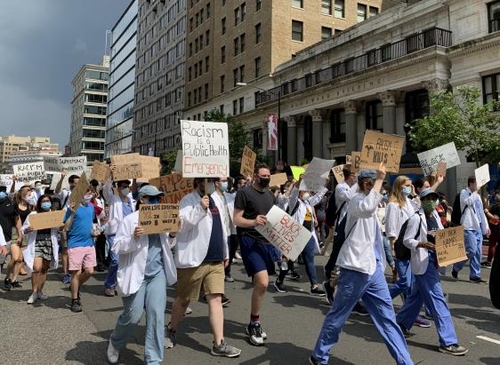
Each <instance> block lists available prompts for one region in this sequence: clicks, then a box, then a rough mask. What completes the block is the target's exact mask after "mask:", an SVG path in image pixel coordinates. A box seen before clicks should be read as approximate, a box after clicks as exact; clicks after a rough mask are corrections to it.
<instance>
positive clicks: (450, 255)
mask: <svg viewBox="0 0 500 365" xmlns="http://www.w3.org/2000/svg"><path fill="white" fill-rule="evenodd" d="M436 256H437V260H438V264H439V266H440V267H445V266H448V265H451V264H454V263H456V262H460V261H465V260H467V254H466V252H465V245H464V227H463V226H457V227H452V228H446V229H442V230H439V231H436Z"/></svg>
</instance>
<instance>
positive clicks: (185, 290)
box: [176, 262, 225, 301]
mask: <svg viewBox="0 0 500 365" xmlns="http://www.w3.org/2000/svg"><path fill="white" fill-rule="evenodd" d="M224 277H225V275H224V263H223V262H207V263H203V264H201V265H200V266H198V267H188V268H185V269H177V288H176V290H177V292H176V294H177V298H180V299H181V300H189V301H191V300H198V298H199V297H200V291H201V289H202V286H203V292H204V293H205V295H206V294H224Z"/></svg>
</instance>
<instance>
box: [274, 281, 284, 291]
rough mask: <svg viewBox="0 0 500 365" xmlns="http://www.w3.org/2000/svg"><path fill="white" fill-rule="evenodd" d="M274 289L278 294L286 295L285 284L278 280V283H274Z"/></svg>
mask: <svg viewBox="0 0 500 365" xmlns="http://www.w3.org/2000/svg"><path fill="white" fill-rule="evenodd" d="M273 288H274V290H276V291H277V292H278V293H286V288H285V286H284V285H283V283H280V282H278V280H276V281H275V282H274V283H273Z"/></svg>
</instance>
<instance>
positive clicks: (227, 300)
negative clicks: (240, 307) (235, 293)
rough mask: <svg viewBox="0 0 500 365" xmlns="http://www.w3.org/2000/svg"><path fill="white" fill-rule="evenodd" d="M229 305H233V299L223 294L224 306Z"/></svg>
mask: <svg viewBox="0 0 500 365" xmlns="http://www.w3.org/2000/svg"><path fill="white" fill-rule="evenodd" d="M229 303H231V299H229V298H228V297H226V294H222V306H223V307H227V305H228V304H229Z"/></svg>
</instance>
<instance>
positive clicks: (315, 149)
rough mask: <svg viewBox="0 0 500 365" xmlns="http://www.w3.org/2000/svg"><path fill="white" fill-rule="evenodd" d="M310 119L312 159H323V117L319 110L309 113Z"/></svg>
mask: <svg viewBox="0 0 500 365" xmlns="http://www.w3.org/2000/svg"><path fill="white" fill-rule="evenodd" d="M309 115H310V116H311V117H312V142H313V145H312V153H313V157H318V158H323V116H322V115H321V110H319V109H315V110H311V111H310V112H309Z"/></svg>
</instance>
